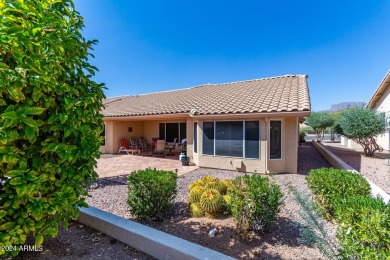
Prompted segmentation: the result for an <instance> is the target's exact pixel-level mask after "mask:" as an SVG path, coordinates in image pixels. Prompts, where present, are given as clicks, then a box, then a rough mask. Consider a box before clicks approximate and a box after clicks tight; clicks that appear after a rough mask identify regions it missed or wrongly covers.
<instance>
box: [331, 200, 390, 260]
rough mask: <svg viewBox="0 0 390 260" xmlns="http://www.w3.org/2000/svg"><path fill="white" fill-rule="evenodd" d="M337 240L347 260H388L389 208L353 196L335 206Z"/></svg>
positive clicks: (389, 236)
mask: <svg viewBox="0 0 390 260" xmlns="http://www.w3.org/2000/svg"><path fill="white" fill-rule="evenodd" d="M335 219H336V221H337V223H338V224H339V230H338V239H339V241H340V244H341V246H342V248H343V249H342V251H341V253H342V255H343V256H344V257H345V258H346V259H390V205H386V204H385V203H384V202H383V200H382V199H380V198H372V197H370V196H356V197H352V198H350V199H349V200H348V201H346V202H344V203H340V204H339V205H337V207H336V209H335Z"/></svg>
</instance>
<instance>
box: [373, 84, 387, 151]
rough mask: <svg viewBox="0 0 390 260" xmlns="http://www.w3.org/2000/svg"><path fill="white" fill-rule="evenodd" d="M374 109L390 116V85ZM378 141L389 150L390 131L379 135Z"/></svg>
mask: <svg viewBox="0 0 390 260" xmlns="http://www.w3.org/2000/svg"><path fill="white" fill-rule="evenodd" d="M374 109H375V110H377V111H379V112H385V113H386V116H387V117H390V87H389V88H387V90H386V91H385V92H384V93H383V95H382V97H381V98H380V99H379V100H378V102H377V103H376V106H375V107H374ZM376 141H377V143H378V144H379V145H380V146H382V147H383V149H385V150H389V132H387V133H384V134H381V135H379V136H377V139H376Z"/></svg>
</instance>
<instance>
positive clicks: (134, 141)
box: [130, 137, 141, 149]
mask: <svg viewBox="0 0 390 260" xmlns="http://www.w3.org/2000/svg"><path fill="white" fill-rule="evenodd" d="M130 147H131V148H133V149H141V147H140V145H139V144H138V141H137V137H130Z"/></svg>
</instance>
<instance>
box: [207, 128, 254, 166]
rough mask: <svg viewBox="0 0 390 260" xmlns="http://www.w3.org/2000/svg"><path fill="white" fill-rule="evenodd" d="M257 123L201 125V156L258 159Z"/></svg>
mask: <svg viewBox="0 0 390 260" xmlns="http://www.w3.org/2000/svg"><path fill="white" fill-rule="evenodd" d="M259 130H260V125H259V121H218V122H204V123H203V154H207V155H219V156H230V157H242V158H253V159H258V158H260V149H259V145H260V133H259Z"/></svg>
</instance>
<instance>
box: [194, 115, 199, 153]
mask: <svg viewBox="0 0 390 260" xmlns="http://www.w3.org/2000/svg"><path fill="white" fill-rule="evenodd" d="M197 152H198V123H196V122H195V123H194V153H197Z"/></svg>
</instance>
